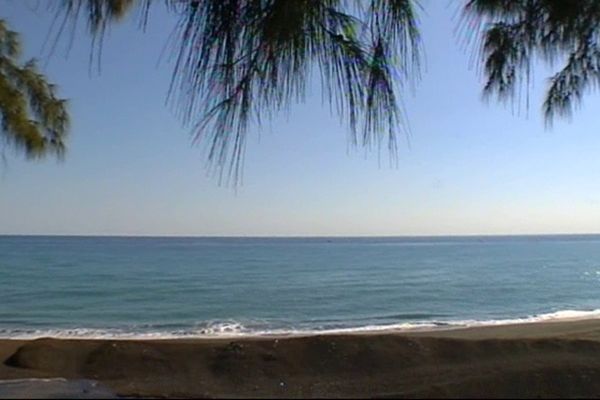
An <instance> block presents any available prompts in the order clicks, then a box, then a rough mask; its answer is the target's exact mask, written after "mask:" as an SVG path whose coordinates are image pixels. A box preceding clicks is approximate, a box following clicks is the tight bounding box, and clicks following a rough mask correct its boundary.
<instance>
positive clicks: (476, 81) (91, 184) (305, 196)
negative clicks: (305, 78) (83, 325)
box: [0, 0, 600, 235]
mask: <svg viewBox="0 0 600 400" xmlns="http://www.w3.org/2000/svg"><path fill="white" fill-rule="evenodd" d="M36 4H37V2H35V1H14V2H6V1H5V2H3V4H2V10H1V11H0V17H1V18H5V19H7V20H8V21H9V23H10V24H11V26H12V28H13V29H15V30H18V31H20V32H21V33H22V35H23V38H22V39H23V44H24V47H25V51H26V56H27V57H31V56H36V57H40V56H42V55H43V54H44V52H43V51H42V50H43V43H44V41H45V39H46V37H47V35H48V32H49V29H50V24H51V17H50V16H49V15H48V13H47V12H46V10H45V9H44V8H43V7H40V8H39V9H37V10H36V8H35V5H36ZM423 4H424V8H425V10H424V12H423V13H421V29H422V34H423V42H424V49H425V52H426V68H425V70H424V72H423V78H422V80H421V82H420V84H419V85H418V87H417V89H416V91H415V93H414V94H411V93H406V94H405V97H404V100H405V103H406V109H407V113H408V117H409V120H410V124H411V132H412V134H411V137H410V146H408V144H407V141H406V140H404V138H403V137H401V140H400V141H399V161H398V165H397V167H389V164H388V162H387V154H386V153H385V151H383V152H382V154H381V160H378V155H377V152H371V153H365V152H364V151H363V150H361V149H352V148H351V147H350V146H349V145H348V136H347V130H346V129H345V127H344V125H343V124H341V123H340V121H339V119H338V118H337V117H336V116H335V115H331V114H330V112H329V107H328V106H325V105H323V104H322V102H321V95H320V93H319V91H318V90H316V89H315V90H313V91H312V94H311V95H310V96H309V97H308V99H307V101H306V104H301V105H298V106H295V107H293V108H292V111H291V113H290V114H289V115H287V116H282V117H281V118H276V119H275V120H273V121H272V123H270V124H268V125H265V126H263V127H261V128H260V129H259V128H256V129H252V130H251V132H250V134H249V137H248V140H247V147H246V157H245V168H244V180H243V184H242V186H241V187H240V188H238V190H237V192H235V191H234V190H232V189H231V187H226V186H219V185H218V184H217V182H216V180H215V178H214V177H211V176H210V175H207V173H206V169H205V159H204V158H203V152H202V149H201V148H199V147H197V146H196V147H194V146H192V144H191V137H190V132H189V129H187V128H185V127H182V125H181V123H180V121H179V120H178V119H177V118H176V117H175V115H174V113H173V112H172V110H169V108H168V107H165V97H166V91H167V88H168V83H169V79H170V76H171V75H170V74H171V68H172V64H170V63H169V60H168V59H167V58H166V57H162V59H161V52H162V50H163V48H164V45H165V43H166V40H167V36H168V34H169V33H170V32H171V29H172V26H173V18H172V16H169V15H167V14H163V13H162V10H159V9H156V10H155V12H154V14H153V15H152V16H151V19H150V23H149V26H148V30H147V31H146V32H145V33H144V32H141V31H140V30H138V29H137V25H136V21H135V20H129V21H125V22H124V23H123V24H121V25H119V26H117V27H115V28H113V29H112V30H111V32H110V34H109V36H108V38H107V39H106V41H105V44H104V49H103V58H102V71H101V74H92V75H90V74H89V52H90V42H89V38H88V37H87V36H86V35H84V34H81V35H79V37H78V38H77V39H76V40H75V42H74V46H73V48H72V50H71V52H70V53H69V55H68V57H66V56H65V48H64V46H62V47H61V46H59V47H58V49H57V51H56V52H55V54H54V56H53V57H52V58H51V59H50V60H49V61H48V62H47V63H46V67H45V69H44V71H45V73H46V74H47V75H48V76H49V77H50V79H51V80H52V81H53V82H55V83H57V84H59V86H60V94H61V96H63V97H67V98H69V99H70V104H71V113H72V119H73V126H72V132H71V137H70V140H69V151H68V154H67V157H66V160H65V161H64V162H60V163H58V162H55V161H54V160H45V161H41V162H30V161H24V160H23V157H21V156H20V155H19V154H17V153H14V152H13V151H12V150H10V149H8V150H6V156H7V163H6V165H5V166H4V167H1V168H2V169H1V171H0V234H123V235H444V234H533V233H592V232H598V231H600V229H599V228H598V227H599V226H600V179H598V177H599V176H600V158H599V157H598V154H600V134H599V133H598V131H597V127H598V123H597V122H598V119H597V115H596V114H597V111H596V112H594V111H595V110H598V109H600V108H599V106H600V101H599V99H598V96H595V95H594V94H591V95H589V96H588V97H587V98H586V99H585V102H584V105H583V107H582V109H580V110H579V111H578V112H577V113H576V114H575V116H574V119H573V121H557V122H556V123H555V124H554V127H553V129H551V130H546V129H544V124H543V121H542V118H541V113H540V111H539V110H540V106H541V98H542V95H543V90H544V88H545V85H546V81H545V79H546V78H547V76H548V73H547V72H548V71H545V70H544V69H540V70H538V73H537V74H536V76H535V78H536V79H535V81H534V89H533V91H532V92H531V108H530V110H529V113H528V115H524V114H525V113H521V115H518V114H517V113H514V112H512V111H511V107H509V106H502V105H501V104H498V103H494V102H491V103H489V104H486V103H484V102H482V101H481V92H480V90H481V81H482V79H481V77H480V76H478V74H477V72H476V71H475V69H474V68H473V66H472V65H470V63H469V56H470V52H468V51H466V50H465V49H463V48H461V46H460V45H459V40H458V38H457V37H456V35H455V34H454V28H455V26H456V21H455V20H454V19H453V15H454V14H455V10H456V4H457V3H450V2H447V1H433V0H429V1H425V2H423ZM62 44H63V45H64V42H62ZM46 53H47V52H46ZM42 60H47V59H46V58H42ZM315 87H316V86H315Z"/></svg>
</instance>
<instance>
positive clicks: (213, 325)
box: [0, 309, 600, 340]
mask: <svg viewBox="0 0 600 400" xmlns="http://www.w3.org/2000/svg"><path fill="white" fill-rule="evenodd" d="M596 318H600V309H597V310H589V311H584V310H560V311H555V312H552V313H545V314H539V315H536V316H530V317H523V318H512V319H511V318H508V319H490V320H474V319H473V320H454V321H452V320H449V321H417V322H410V323H409V322H405V323H395V324H381V325H364V326H358V327H340V328H311V329H285V328H277V329H269V328H266V325H267V324H266V322H262V323H253V324H249V325H252V327H251V328H250V327H248V326H247V325H244V324H243V323H242V322H237V321H226V322H208V323H204V324H202V326H199V327H197V328H190V329H180V330H165V329H152V328H151V327H146V328H145V329H143V330H140V329H136V328H133V329H130V330H128V329H87V328H75V329H35V330H34V329H0V338H2V339H24V340H31V339H39V338H48V337H50V338H59V339H111V340H144V339H146V340H163V339H186V338H187V339H201V338H239V337H264V336H306V335H329V334H352V333H369V332H386V331H390V332H391V331H394V332H408V331H423V330H439V329H456V328H469V327H483V326H499V325H515V324H528V323H539V322H560V321H574V320H585V319H596Z"/></svg>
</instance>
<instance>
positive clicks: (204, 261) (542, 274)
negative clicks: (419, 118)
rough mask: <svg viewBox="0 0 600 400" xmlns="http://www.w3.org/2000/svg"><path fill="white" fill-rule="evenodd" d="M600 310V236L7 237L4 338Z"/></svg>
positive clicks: (1, 295)
mask: <svg viewBox="0 0 600 400" xmlns="http://www.w3.org/2000/svg"><path fill="white" fill-rule="evenodd" d="M598 309H600V236H528V237H437V238H360V239H358V238H335V239H328V238H310V239H306V238H286V239H281V238H123V237H11V236H4V237H2V236H0V337H38V336H48V335H49V336H81V337H108V336H110V337H180V336H184V337H185V336H203V335H205V336H212V335H223V334H228V335H232V334H233V335H235V334H267V333H297V332H314V331H346V330H348V331H350V330H364V329H369V330H375V329H390V328H395V329H414V328H419V327H430V326H446V325H473V324H494V323H503V322H515V321H521V320H529V321H536V320H547V319H556V318H564V317H573V316H600V311H597V310H598Z"/></svg>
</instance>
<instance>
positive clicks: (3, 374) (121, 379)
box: [0, 319, 600, 398]
mask: <svg viewBox="0 0 600 400" xmlns="http://www.w3.org/2000/svg"><path fill="white" fill-rule="evenodd" d="M0 359H2V365H1V366H0V379H2V380H16V379H19V380H22V379H29V378H58V377H60V378H66V379H69V380H70V379H88V380H93V381H98V382H99V383H100V385H102V386H103V387H106V388H108V389H110V390H111V391H112V392H113V393H114V394H115V395H118V396H126V397H128V396H132V397H160V398H173V397H188V398H192V397H194V398H219V397H228V398H232V397H258V398H278V397H296V398H297V397H357V398H358V397H367V398H373V397H376V398H386V397H399V398H415V397H442V398H457V397H463V398H464V397H467V398H473V397H481V396H483V397H527V398H552V397H564V398H567V397H599V396H600V320H598V319H584V320H569V321H555V322H545V323H541V322H540V323H529V324H514V325H502V326H487V327H475V328H465V329H451V330H443V329H438V330H429V331H418V332H414V331H413V332H376V333H360V334H344V335H340V334H337V335H336V334H331V335H308V336H290V337H242V338H240V337H237V338H220V339H189V340H188V339H178V340H65V339H52V338H40V339H36V340H1V341H0Z"/></svg>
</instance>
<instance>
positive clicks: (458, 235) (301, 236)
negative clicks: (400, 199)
mask: <svg viewBox="0 0 600 400" xmlns="http://www.w3.org/2000/svg"><path fill="white" fill-rule="evenodd" d="M528 236H600V232H597V233H589V232H588V233H560V232H557V233H482V234H480V233H466V234H400V235H177V234H175V235H169V234H148V235H145V234H94V233H88V234H62V233H0V237H89V238H102V237H107V238H108V237H113V238H174V239H177V238H179V239H226V238H231V239H278V238H280V239H311V238H314V239H319V238H326V239H329V238H332V239H336V238H338V239H353V238H356V239H360V238H448V237H528Z"/></svg>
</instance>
